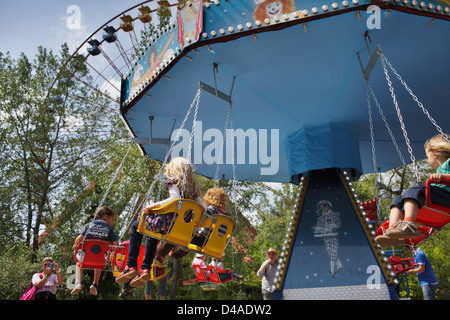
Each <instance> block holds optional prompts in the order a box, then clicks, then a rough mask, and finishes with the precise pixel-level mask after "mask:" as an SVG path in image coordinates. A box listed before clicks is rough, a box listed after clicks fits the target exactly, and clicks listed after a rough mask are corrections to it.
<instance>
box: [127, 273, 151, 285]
mask: <svg viewBox="0 0 450 320" xmlns="http://www.w3.org/2000/svg"><path fill="white" fill-rule="evenodd" d="M150 278H151V274H150V269H144V270H141V272H140V273H139V275H138V276H137V277H136V278H134V279H133V280H131V282H130V286H132V287H133V288H139V287H142V286H143V285H144V284H146V283H147V281H148V280H150Z"/></svg>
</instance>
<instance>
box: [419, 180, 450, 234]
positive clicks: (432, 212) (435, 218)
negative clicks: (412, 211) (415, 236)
mask: <svg viewBox="0 0 450 320" xmlns="http://www.w3.org/2000/svg"><path fill="white" fill-rule="evenodd" d="M432 183H433V182H431V179H428V180H427V183H426V187H425V205H424V206H423V207H422V208H421V209H420V210H419V215H418V216H417V220H416V222H417V223H419V224H421V225H424V226H427V227H431V228H435V229H439V228H442V227H444V226H445V225H447V224H448V223H449V222H450V208H448V207H445V206H442V205H439V204H436V203H432V202H431V192H430V186H431V184H432ZM438 184H445V185H448V186H450V179H442V181H441V182H439V183H438Z"/></svg>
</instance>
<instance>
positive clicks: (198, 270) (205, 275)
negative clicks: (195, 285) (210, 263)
mask: <svg viewBox="0 0 450 320" xmlns="http://www.w3.org/2000/svg"><path fill="white" fill-rule="evenodd" d="M192 267H193V268H194V271H195V275H196V277H197V280H198V281H209V279H210V276H209V272H208V269H207V268H205V267H203V266H201V265H198V264H194V265H192Z"/></svg>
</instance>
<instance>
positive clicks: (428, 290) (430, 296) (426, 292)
mask: <svg viewBox="0 0 450 320" xmlns="http://www.w3.org/2000/svg"><path fill="white" fill-rule="evenodd" d="M437 286H438V285H437V284H425V285H423V286H422V292H423V296H424V298H425V300H435V299H436V289H437Z"/></svg>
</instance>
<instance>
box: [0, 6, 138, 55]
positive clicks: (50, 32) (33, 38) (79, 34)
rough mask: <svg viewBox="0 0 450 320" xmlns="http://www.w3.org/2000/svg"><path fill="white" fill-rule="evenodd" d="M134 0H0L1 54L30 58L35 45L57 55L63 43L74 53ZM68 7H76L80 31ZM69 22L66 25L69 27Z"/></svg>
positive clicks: (34, 53) (34, 50)
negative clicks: (21, 55)
mask: <svg viewBox="0 0 450 320" xmlns="http://www.w3.org/2000/svg"><path fill="white" fill-rule="evenodd" d="M141 2H143V1H136V0H13V1H11V0H0V21H2V24H1V26H0V52H2V53H6V52H7V51H9V52H10V54H11V56H12V57H13V58H18V57H19V56H20V54H21V53H22V52H23V53H25V54H26V55H27V56H28V58H30V59H31V58H33V57H34V56H35V55H36V53H37V48H38V46H40V45H42V46H43V47H46V48H49V49H52V50H53V51H54V52H58V51H59V49H60V47H61V45H62V44H63V43H65V42H66V43H67V44H68V45H69V49H70V52H74V51H75V50H76V49H77V48H78V47H79V46H80V45H81V44H82V43H83V42H84V41H85V40H86V39H87V37H88V36H89V35H91V34H92V33H93V32H94V31H96V30H97V29H98V28H99V27H100V26H102V25H103V24H104V23H106V22H107V21H108V20H110V19H112V18H113V17H115V16H116V15H118V14H119V13H121V12H123V11H125V10H126V9H128V8H130V7H132V6H134V5H137V4H139V3H141ZM71 6H77V7H78V8H79V12H80V14H81V15H80V17H81V20H80V21H81V23H80V25H79V28H78V26H77V25H75V24H74V23H73V18H74V17H75V16H74V15H75V14H76V12H75V11H73V10H68V9H70V8H71ZM68 20H69V26H68Z"/></svg>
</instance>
